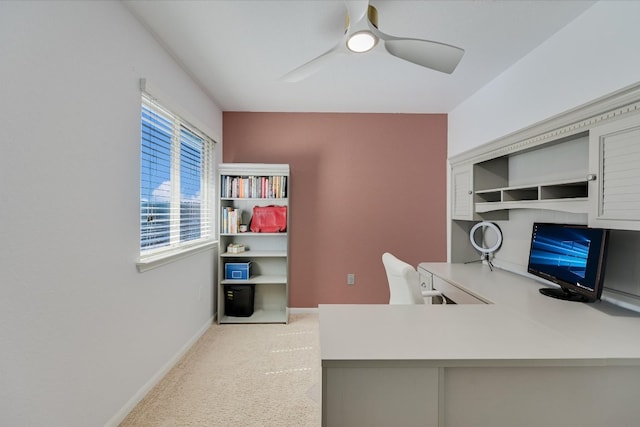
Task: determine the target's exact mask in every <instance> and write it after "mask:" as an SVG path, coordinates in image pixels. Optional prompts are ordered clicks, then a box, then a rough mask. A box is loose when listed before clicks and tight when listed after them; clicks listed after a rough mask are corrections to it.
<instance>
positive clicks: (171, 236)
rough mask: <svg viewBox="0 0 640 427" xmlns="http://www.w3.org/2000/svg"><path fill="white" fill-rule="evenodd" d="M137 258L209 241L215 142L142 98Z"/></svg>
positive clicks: (150, 99)
mask: <svg viewBox="0 0 640 427" xmlns="http://www.w3.org/2000/svg"><path fill="white" fill-rule="evenodd" d="M140 146H141V165H140V166H141V167H140V255H141V258H142V257H144V256H146V255H156V254H158V253H165V252H174V251H175V250H178V251H180V250H181V249H183V248H190V247H192V246H194V245H197V244H199V243H203V242H207V241H211V240H212V239H213V235H212V228H211V223H212V221H211V216H212V209H211V207H212V200H213V195H212V190H213V170H212V168H213V166H212V165H213V141H212V140H211V139H210V138H208V137H207V136H206V135H204V134H203V133H201V132H200V131H198V130H197V129H196V128H194V127H193V126H190V125H189V124H188V123H186V122H185V121H184V120H182V119H181V118H180V117H177V116H176V115H175V114H173V113H171V112H170V111H168V110H167V109H165V108H163V107H162V106H161V105H159V104H158V103H157V102H156V101H155V100H154V99H153V98H151V97H150V96H148V95H147V94H145V93H143V95H142V135H141V143H140Z"/></svg>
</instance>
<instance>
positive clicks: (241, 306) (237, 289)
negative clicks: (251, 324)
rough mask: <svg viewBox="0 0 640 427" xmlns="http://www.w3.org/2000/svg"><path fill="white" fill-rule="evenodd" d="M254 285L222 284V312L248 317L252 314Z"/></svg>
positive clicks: (228, 314)
mask: <svg viewBox="0 0 640 427" xmlns="http://www.w3.org/2000/svg"><path fill="white" fill-rule="evenodd" d="M255 287H256V285H224V314H225V315H227V316H236V317H249V316H251V315H252V314H253V301H254V297H255Z"/></svg>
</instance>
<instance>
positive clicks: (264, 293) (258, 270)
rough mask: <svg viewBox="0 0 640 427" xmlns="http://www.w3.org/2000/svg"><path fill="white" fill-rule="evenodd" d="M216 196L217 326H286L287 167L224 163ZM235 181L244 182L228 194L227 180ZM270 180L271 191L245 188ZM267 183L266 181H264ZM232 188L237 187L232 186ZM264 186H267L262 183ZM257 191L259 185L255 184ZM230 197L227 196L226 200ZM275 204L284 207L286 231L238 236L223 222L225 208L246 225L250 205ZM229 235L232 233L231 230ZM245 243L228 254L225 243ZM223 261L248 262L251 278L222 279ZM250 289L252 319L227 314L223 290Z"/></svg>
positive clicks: (287, 283)
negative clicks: (217, 203)
mask: <svg viewBox="0 0 640 427" xmlns="http://www.w3.org/2000/svg"><path fill="white" fill-rule="evenodd" d="M218 173H219V178H220V179H219V181H218V182H219V185H220V192H219V194H220V197H219V207H218V209H219V210H218V230H219V239H218V240H219V248H218V250H219V252H218V253H219V257H218V258H219V261H218V282H217V294H218V323H220V324H222V323H287V322H288V318H289V313H288V312H289V307H288V300H289V230H290V209H289V192H290V179H289V178H290V176H289V165H286V164H262V163H259V164H258V163H225V164H221V165H219V166H218ZM233 178H237V179H238V180H242V181H241V182H242V183H246V182H249V184H248V185H246V186H245V187H244V188H245V190H244V191H243V192H242V194H240V191H236V190H237V187H236V190H234V191H231V190H230V188H229V182H231V179H233ZM263 178H264V179H267V180H275V181H276V182H277V185H276V184H274V185H273V186H274V189H275V190H274V191H268V192H266V193H265V192H264V191H262V189H258V190H257V191H256V186H255V185H254V187H253V189H251V190H247V189H248V188H249V187H250V186H251V184H250V183H252V182H253V183H255V182H256V181H257V182H259V181H260V180H262V179H263ZM269 182H271V181H269ZM235 183H236V181H234V185H242V184H235ZM267 185H269V184H267ZM258 188H260V185H259V184H258ZM228 196H230V197H228ZM268 205H278V206H286V207H287V229H286V231H283V232H277V233H254V232H251V231H249V230H248V231H246V232H240V230H239V228H238V229H237V230H236V229H235V228H234V227H229V223H228V220H227V221H225V220H224V215H223V210H224V209H237V210H239V211H240V212H241V221H240V224H243V225H246V226H247V227H249V224H250V220H251V215H252V211H253V207H254V206H268ZM230 231H231V232H230ZM231 243H233V244H241V245H244V246H245V248H246V250H245V251H244V252H239V253H230V252H228V251H227V247H228V246H229V244H231ZM228 262H233V263H242V262H251V263H252V271H251V276H250V277H249V278H248V279H246V280H239V279H226V278H225V264H226V263H228ZM234 285H236V286H253V287H254V290H255V294H254V309H253V314H252V315H251V316H247V317H245V316H230V315H228V314H227V313H226V311H225V301H226V295H225V290H226V289H227V288H228V286H234Z"/></svg>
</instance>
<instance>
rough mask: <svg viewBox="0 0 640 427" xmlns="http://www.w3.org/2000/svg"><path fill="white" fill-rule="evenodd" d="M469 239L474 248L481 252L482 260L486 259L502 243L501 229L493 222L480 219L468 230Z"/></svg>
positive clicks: (487, 259)
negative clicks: (480, 220)
mask: <svg viewBox="0 0 640 427" xmlns="http://www.w3.org/2000/svg"><path fill="white" fill-rule="evenodd" d="M469 240H470V241H471V244H472V245H473V247H474V248H476V250H478V251H479V252H480V253H482V261H488V262H489V266H490V267H491V262H490V260H489V255H490V254H492V253H494V252H495V251H497V250H498V249H500V245H502V231H500V228H499V227H498V226H497V225H496V224H494V223H493V222H488V221H482V222H479V223H477V224H476V225H474V226H473V227H472V228H471V231H469Z"/></svg>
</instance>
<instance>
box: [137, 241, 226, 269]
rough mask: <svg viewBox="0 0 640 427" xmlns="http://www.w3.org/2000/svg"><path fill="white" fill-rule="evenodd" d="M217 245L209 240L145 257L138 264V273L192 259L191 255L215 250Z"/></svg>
mask: <svg viewBox="0 0 640 427" xmlns="http://www.w3.org/2000/svg"><path fill="white" fill-rule="evenodd" d="M217 243H218V242H217V241H216V240H208V241H206V242H202V243H196V244H194V245H192V246H186V247H181V248H177V249H172V250H168V251H165V252H156V253H153V254H149V255H143V256H141V257H140V259H139V260H138V262H137V263H136V267H137V268H138V272H140V273H144V272H145V271H148V270H152V269H154V268H157V267H160V266H163V265H165V264H169V263H171V262H174V261H178V260H181V259H183V258H187V257H190V256H191V255H195V254H197V253H200V252H204V251H208V250H210V249H212V248H214V247H215V246H216V245H217Z"/></svg>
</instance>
